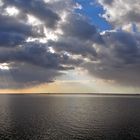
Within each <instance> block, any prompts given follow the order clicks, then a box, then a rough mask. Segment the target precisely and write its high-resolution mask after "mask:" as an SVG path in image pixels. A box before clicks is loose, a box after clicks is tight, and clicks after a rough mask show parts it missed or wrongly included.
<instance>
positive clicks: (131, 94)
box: [0, 93, 140, 96]
mask: <svg viewBox="0 0 140 140" xmlns="http://www.w3.org/2000/svg"><path fill="white" fill-rule="evenodd" d="M0 95H48V96H56V95H57V96H62V95H64V96H71V95H72V96H81V95H84V96H140V93H126V94H125V93H122V94H121V93H0Z"/></svg>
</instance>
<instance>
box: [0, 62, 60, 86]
mask: <svg viewBox="0 0 140 140" xmlns="http://www.w3.org/2000/svg"><path fill="white" fill-rule="evenodd" d="M9 66H10V70H2V69H1V70H0V88H1V89H20V88H28V87H30V86H35V85H38V84H41V83H50V82H53V81H54V77H56V76H60V75H61V74H62V73H61V72H59V71H57V70H55V69H45V68H43V67H39V66H36V65H31V64H28V63H21V62H15V63H11V64H10V65H9Z"/></svg>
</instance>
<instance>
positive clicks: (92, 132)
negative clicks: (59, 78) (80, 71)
mask: <svg viewBox="0 0 140 140" xmlns="http://www.w3.org/2000/svg"><path fill="white" fill-rule="evenodd" d="M139 107H140V98H137V97H136V96H134V97H133V96H132V97H131V98H130V97H127V96H125V97H124V96H123V97H121V96H120V97H119V96H118V97H117V96H86V95H84V96H83V95H82V96H74V95H70V96H44V95H37V96H36V95H32V96H31V95H0V139H2V140H4V139H7V140H19V139H20V140H92V139H95V140H96V139H97V140H102V139H103V140H110V139H111V140H118V139H119V140H124V139H127V140H131V139H132V140H133V139H140V109H139Z"/></svg>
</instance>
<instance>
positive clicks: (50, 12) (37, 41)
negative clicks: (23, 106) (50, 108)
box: [0, 0, 140, 88]
mask: <svg viewBox="0 0 140 140" xmlns="http://www.w3.org/2000/svg"><path fill="white" fill-rule="evenodd" d="M98 2H99V3H100V4H102V5H103V7H104V8H105V9H106V13H105V15H106V16H105V17H106V19H107V20H108V21H109V22H111V23H112V24H113V25H114V27H115V28H114V30H110V31H105V32H104V33H100V32H99V31H98V29H97V28H96V27H95V26H94V25H93V24H91V23H90V22H89V21H88V19H87V18H85V17H83V16H82V15H79V14H77V13H75V12H74V8H75V7H76V5H75V4H74V3H72V2H71V1H70V0H68V1H67V2H66V1H64V0H59V1H55V0H54V1H53V0H52V1H48V2H47V3H46V2H44V1H43V0H42V1H38V0H30V1H26V0H24V1H20V0H3V5H2V6H1V7H0V10H1V11H2V12H1V14H0V21H1V22H0V63H1V64H2V63H7V65H8V66H9V70H4V69H0V77H1V78H0V81H3V80H4V79H5V80H4V82H0V88H23V87H27V86H33V85H36V84H41V83H45V82H52V81H54V80H55V78H56V77H57V76H59V75H61V74H62V73H63V71H67V70H69V69H74V68H76V67H82V68H84V69H86V70H88V71H89V73H90V74H91V75H93V76H96V77H98V78H101V79H105V80H114V81H115V82H117V83H121V84H123V85H124V84H125V85H131V86H139V85H140V80H139V79H140V77H139V75H138V73H139V71H140V41H139V40H140V34H139V32H138V31H136V32H134V31H133V32H132V31H130V30H126V28H125V29H124V27H125V26H126V27H128V24H135V25H136V26H139V20H138V17H139V14H138V12H137V10H138V9H136V5H135V4H134V5H135V6H134V5H133V6H132V7H131V5H132V3H131V1H129V0H127V3H125V2H124V1H118V2H116V1H114V0H99V1H98ZM135 2H136V3H137V4H138V3H139V2H138V0H135ZM58 3H59V4H58ZM125 5H126V6H129V7H130V8H131V9H130V10H127V9H126V6H125ZM13 6H14V7H15V8H17V9H18V10H19V13H18V14H17V15H14V16H10V15H7V14H5V9H6V8H7V7H13ZM118 6H120V7H121V13H120V15H119V16H118V15H117V14H115V11H116V9H117V7H118ZM110 7H111V8H110ZM137 8H138V7H137ZM112 12H113V15H108V14H109V13H112ZM28 15H32V16H34V17H35V18H36V19H38V20H39V21H40V23H38V24H37V25H34V24H32V25H31V24H29V23H28ZM118 19H119V20H118ZM118 21H119V22H118ZM117 27H119V28H120V27H121V29H119V30H118V29H117ZM45 30H49V31H51V33H52V34H53V35H55V36H56V37H57V39H49V40H47V41H46V42H45V43H42V42H41V39H44V38H45V39H46V38H47V36H49V34H47V33H45ZM29 38H31V41H28V39H29ZM51 49H52V50H53V51H51ZM85 59H87V60H85Z"/></svg>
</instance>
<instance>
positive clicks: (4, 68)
mask: <svg viewBox="0 0 140 140" xmlns="http://www.w3.org/2000/svg"><path fill="white" fill-rule="evenodd" d="M9 69H10V68H9V66H8V64H7V63H1V64H0V70H9Z"/></svg>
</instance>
